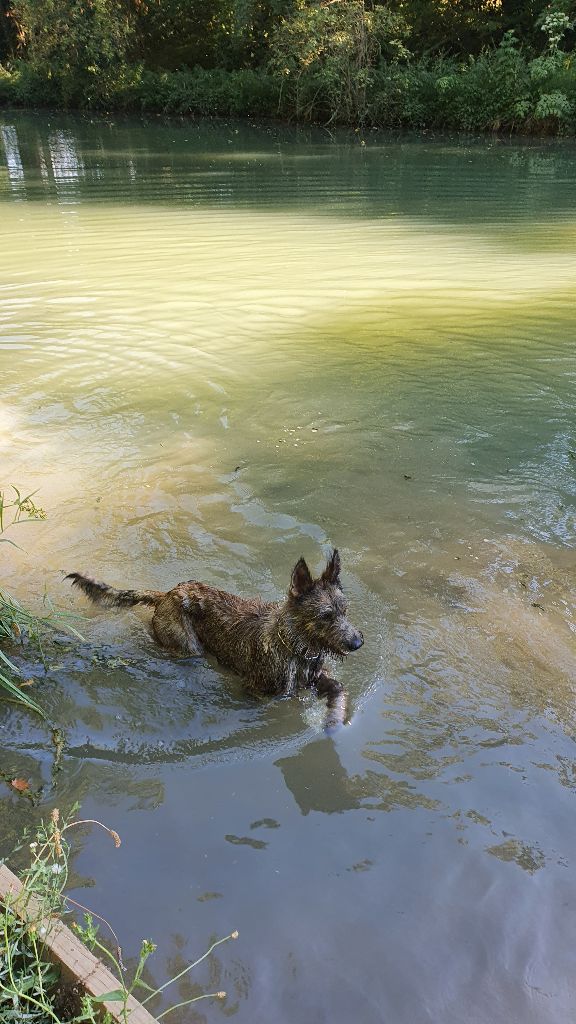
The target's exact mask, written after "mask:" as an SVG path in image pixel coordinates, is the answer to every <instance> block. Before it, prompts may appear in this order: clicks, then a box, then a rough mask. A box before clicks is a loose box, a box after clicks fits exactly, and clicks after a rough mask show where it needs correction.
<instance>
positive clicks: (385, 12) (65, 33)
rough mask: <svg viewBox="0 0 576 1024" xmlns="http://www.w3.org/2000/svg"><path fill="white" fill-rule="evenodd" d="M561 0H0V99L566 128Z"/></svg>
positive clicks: (567, 44)
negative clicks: (549, 0)
mask: <svg viewBox="0 0 576 1024" xmlns="http://www.w3.org/2000/svg"><path fill="white" fill-rule="evenodd" d="M572 7H573V3H572V2H571V0H552V2H551V3H547V2H545V0H389V2H387V3H379V2H378V0H212V2H211V3H206V2H205V0H0V64H1V67H0V101H2V102H4V103H19V104H22V105H51V106H59V107H79V108H89V109H123V110H153V111H163V112H167V113H180V114H190V113H192V114H209V115H210V114H215V115H224V116H230V115H264V116H279V117H282V118H290V119H297V120H299V121H305V120H308V121H320V122H324V123H326V122H330V123H345V124H352V125H357V126H365V125H382V126H409V127H415V128H422V127H434V128H458V129H464V130H495V129H500V128H502V129H509V130H529V131H538V132H547V133H555V132H572V131H573V130H574V127H575V124H576V72H575V69H574V62H573V54H572V49H573V40H574V33H573V16H572V15H573V11H572Z"/></svg>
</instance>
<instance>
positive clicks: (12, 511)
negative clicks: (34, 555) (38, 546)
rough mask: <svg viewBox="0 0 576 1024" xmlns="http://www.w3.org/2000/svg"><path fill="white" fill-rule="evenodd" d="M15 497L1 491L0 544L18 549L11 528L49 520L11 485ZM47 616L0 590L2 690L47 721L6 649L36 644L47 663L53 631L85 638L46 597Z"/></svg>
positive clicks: (31, 499)
mask: <svg viewBox="0 0 576 1024" xmlns="http://www.w3.org/2000/svg"><path fill="white" fill-rule="evenodd" d="M12 491H13V494H12V495H8V494H7V492H6V491H0V544H9V545H11V546H12V547H16V548H17V547H19V545H18V544H16V543H15V541H14V540H12V538H10V537H7V536H6V533H7V531H8V530H9V529H11V528H12V527H15V526H19V525H21V524H23V523H30V522H34V521H37V520H39V519H46V513H45V511H44V509H42V508H40V507H39V506H38V505H36V504H35V502H34V500H33V498H34V493H35V492H33V493H32V494H27V495H25V496H22V494H21V493H20V491H19V490H18V488H17V487H14V486H12ZM44 604H45V606H46V608H47V609H48V610H47V614H46V615H35V614H34V613H33V612H29V611H28V610H27V609H26V608H23V607H22V605H21V604H20V603H19V602H18V601H17V600H16V599H15V598H14V597H12V596H11V595H10V594H8V593H7V592H6V591H5V590H2V589H0V691H1V692H2V693H3V695H4V696H5V697H7V698H8V699H9V700H12V701H15V702H16V703H18V704H20V705H21V706H22V707H26V708H28V709H29V710H30V711H34V712H36V714H38V715H41V717H42V718H46V715H45V714H44V712H43V710H42V708H41V707H40V705H39V704H37V703H36V701H35V700H34V699H33V698H32V697H30V696H29V695H28V694H27V693H25V692H24V690H22V689H21V687H20V686H19V685H18V682H17V679H16V678H15V677H18V676H19V675H20V674H21V673H20V670H19V669H18V667H17V666H16V665H15V664H14V662H13V661H12V660H11V659H10V658H9V657H8V655H7V654H6V651H5V650H4V648H5V646H6V645H7V644H14V643H24V642H25V641H28V642H31V643H33V644H34V645H35V646H36V647H37V648H38V649H39V650H40V654H41V655H42V659H43V660H44V655H43V649H42V641H43V639H44V638H45V637H46V636H47V635H48V634H49V633H50V632H52V631H54V630H58V629H65V630H67V631H68V632H70V633H72V634H73V635H74V636H76V637H77V638H78V639H79V640H82V637H81V636H80V634H79V633H78V632H77V630H76V629H75V628H74V626H73V625H72V620H73V619H74V618H75V616H71V615H70V614H69V613H67V612H60V611H57V610H56V609H55V608H54V607H53V605H52V603H51V601H50V599H49V598H48V596H47V595H45V597H44Z"/></svg>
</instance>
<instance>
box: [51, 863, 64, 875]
mask: <svg viewBox="0 0 576 1024" xmlns="http://www.w3.org/2000/svg"><path fill="white" fill-rule="evenodd" d="M62 871H64V868H63V867H62V865H61V864H53V865H52V874H53V875H60V874H61V873H62Z"/></svg>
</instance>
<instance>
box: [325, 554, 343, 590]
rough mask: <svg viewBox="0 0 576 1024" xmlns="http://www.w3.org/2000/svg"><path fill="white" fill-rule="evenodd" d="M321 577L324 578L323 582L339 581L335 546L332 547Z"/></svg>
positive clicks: (337, 556) (338, 565)
mask: <svg viewBox="0 0 576 1024" xmlns="http://www.w3.org/2000/svg"><path fill="white" fill-rule="evenodd" d="M322 579H323V580H324V583H339V582H340V555H339V554H338V549H337V548H334V551H333V552H332V554H331V555H330V558H329V559H328V561H327V563H326V568H325V569H324V572H323V573H322Z"/></svg>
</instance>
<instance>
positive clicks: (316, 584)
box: [66, 551, 364, 726]
mask: <svg viewBox="0 0 576 1024" xmlns="http://www.w3.org/2000/svg"><path fill="white" fill-rule="evenodd" d="M66 579H71V580H72V585H73V586H76V587H79V588H80V589H81V590H83V591H84V593H85V594H86V595H87V596H88V597H89V598H90V600H91V601H94V602H95V603H96V604H100V605H103V606H104V607H108V608H130V607H132V606H133V605H136V604H142V605H148V606H149V607H151V608H153V609H154V616H153V618H152V631H153V633H154V636H155V637H156V639H157V640H158V642H159V643H160V644H161V645H162V646H163V647H165V648H166V649H167V650H169V651H173V652H174V653H177V654H187V655H201V654H203V653H204V652H206V653H208V654H213V655H214V657H215V658H216V659H217V660H218V661H219V662H220V664H221V665H224V666H226V667H227V668H231V669H233V671H234V672H236V673H237V674H238V675H239V676H242V677H243V678H244V681H245V682H246V684H247V686H248V688H249V689H250V690H251V691H252V693H254V694H257V695H260V696H262V695H272V696H279V697H287V696H290V695H291V694H293V693H296V692H297V691H298V690H301V689H314V690H315V691H316V693H317V694H318V696H319V697H325V698H326V702H327V707H328V716H327V721H326V725H327V726H335V725H337V724H340V723H342V722H343V721H344V719H345V717H346V695H345V692H344V688H343V686H342V684H341V683H339V682H338V681H337V680H336V679H332V678H331V676H329V675H327V673H326V672H325V671H324V662H325V660H326V658H339V659H340V660H343V659H344V658H345V657H346V655H348V654H350V652H351V651H357V650H358V648H359V647H361V646H362V644H363V643H364V638H363V636H362V633H361V632H360V631H359V630H358V629H355V627H354V626H353V625H352V624H351V623H350V622H349V621H348V619H347V617H346V600H345V597H344V594H343V592H342V587H341V584H340V556H339V554H338V552H337V551H333V552H332V554H331V556H330V558H329V559H328V562H327V565H326V568H325V569H324V571H323V573H322V575H321V576H320V577H319V578H318V579H316V580H315V579H313V578H312V575H311V573H310V570H309V568H308V566H307V565H306V562H305V561H304V559H303V558H300V559H299V560H298V562H297V563H296V565H295V566H294V570H293V572H292V578H291V580H290V587H289V590H288V594H287V596H286V598H285V600H284V601H281V602H279V603H277V604H273V603H266V602H264V601H261V600H260V599H259V598H248V599H246V598H243V597H237V596H236V594H228V593H226V591H224V590H217V589H216V588H215V587H210V586H208V585H207V584H206V583H196V582H195V581H194V580H189V581H188V583H179V584H178V586H176V587H174V588H173V589H172V590H168V591H165V592H162V591H158V590H115V589H113V588H112V587H109V586H108V585H107V584H106V583H97V582H96V581H95V580H93V579H90V577H88V576H82V575H80V573H77V572H72V573H70V574H69V575H68V576H67V577H66Z"/></svg>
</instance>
